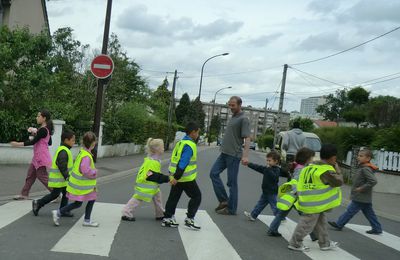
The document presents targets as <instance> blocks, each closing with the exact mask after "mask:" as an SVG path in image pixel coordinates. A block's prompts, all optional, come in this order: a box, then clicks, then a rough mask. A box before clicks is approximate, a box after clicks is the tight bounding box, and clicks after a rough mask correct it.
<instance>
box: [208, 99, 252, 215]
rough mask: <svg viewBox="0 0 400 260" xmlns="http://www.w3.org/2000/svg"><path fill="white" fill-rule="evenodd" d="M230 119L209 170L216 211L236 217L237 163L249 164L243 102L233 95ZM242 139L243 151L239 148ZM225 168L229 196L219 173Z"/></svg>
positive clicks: (246, 123) (247, 128)
mask: <svg viewBox="0 0 400 260" xmlns="http://www.w3.org/2000/svg"><path fill="white" fill-rule="evenodd" d="M228 106H229V109H230V110H231V112H232V114H233V115H232V118H231V120H230V121H229V122H228V125H227V126H226V129H225V133H224V137H223V140H222V145H221V154H220V155H219V156H218V158H217V160H216V161H215V163H214V165H213V167H212V168H211V171H210V178H211V181H212V184H213V188H214V192H215V195H216V196H217V199H218V201H219V205H218V207H217V208H216V209H215V211H216V212H217V213H218V214H222V215H235V214H236V210H237V204H238V183H237V177H238V172H239V164H240V161H242V164H244V165H247V164H248V162H249V159H248V154H249V145H250V122H249V119H248V118H247V117H246V116H245V115H244V113H243V111H242V99H241V98H240V97H238V96H233V97H231V98H230V99H229V102H228ZM243 140H244V151H243V149H242V146H243ZM225 169H227V172H228V183H227V186H228V187H229V197H228V195H227V193H226V191H225V187H224V184H223V183H222V180H221V177H220V174H221V173H222V172H223V171H224V170H225Z"/></svg>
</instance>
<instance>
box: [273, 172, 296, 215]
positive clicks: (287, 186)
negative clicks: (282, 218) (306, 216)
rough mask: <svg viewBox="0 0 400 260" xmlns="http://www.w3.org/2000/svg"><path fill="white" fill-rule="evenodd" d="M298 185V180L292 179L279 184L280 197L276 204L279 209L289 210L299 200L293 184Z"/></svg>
mask: <svg viewBox="0 0 400 260" xmlns="http://www.w3.org/2000/svg"><path fill="white" fill-rule="evenodd" d="M296 185H297V181H296V180H294V179H293V180H291V181H289V182H286V183H284V184H282V185H281V186H279V190H278V199H277V203H276V206H277V208H278V209H280V210H283V211H287V210H289V209H290V208H291V207H292V206H293V204H294V203H295V201H296V200H297V194H296V191H295V189H293V186H296Z"/></svg>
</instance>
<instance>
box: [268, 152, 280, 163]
mask: <svg viewBox="0 0 400 260" xmlns="http://www.w3.org/2000/svg"><path fill="white" fill-rule="evenodd" d="M267 158H271V159H272V160H275V161H278V163H280V162H281V154H280V153H279V152H277V151H271V152H269V153H267Z"/></svg>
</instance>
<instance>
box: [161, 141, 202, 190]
mask: <svg viewBox="0 0 400 260" xmlns="http://www.w3.org/2000/svg"><path fill="white" fill-rule="evenodd" d="M185 145H188V146H189V147H190V148H191V149H192V152H193V153H192V157H191V158H190V162H189V164H188V165H187V166H186V168H185V169H184V172H183V175H182V177H181V178H180V179H179V180H178V182H189V181H193V180H195V179H196V177H197V146H196V143H195V142H193V141H192V140H181V141H179V142H178V143H176V145H175V147H174V150H173V151H172V155H171V162H170V165H169V169H168V170H169V172H170V173H171V174H172V175H173V174H174V173H175V172H176V168H177V165H178V164H179V161H180V160H181V156H182V152H183V148H184V147H185Z"/></svg>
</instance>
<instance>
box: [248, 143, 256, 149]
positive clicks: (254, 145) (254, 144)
mask: <svg viewBox="0 0 400 260" xmlns="http://www.w3.org/2000/svg"><path fill="white" fill-rule="evenodd" d="M256 146H257V144H256V143H255V142H250V146H249V148H250V149H251V150H256Z"/></svg>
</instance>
